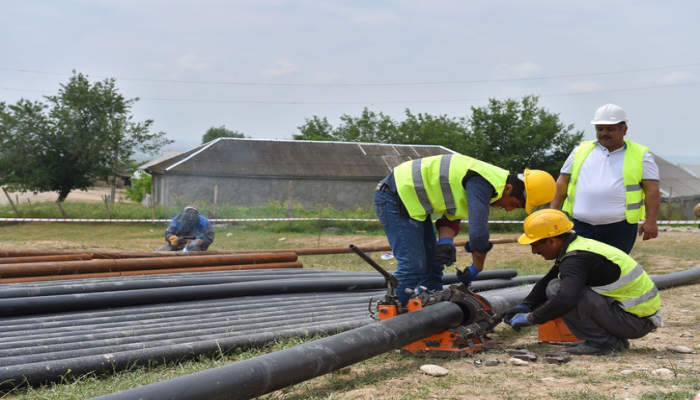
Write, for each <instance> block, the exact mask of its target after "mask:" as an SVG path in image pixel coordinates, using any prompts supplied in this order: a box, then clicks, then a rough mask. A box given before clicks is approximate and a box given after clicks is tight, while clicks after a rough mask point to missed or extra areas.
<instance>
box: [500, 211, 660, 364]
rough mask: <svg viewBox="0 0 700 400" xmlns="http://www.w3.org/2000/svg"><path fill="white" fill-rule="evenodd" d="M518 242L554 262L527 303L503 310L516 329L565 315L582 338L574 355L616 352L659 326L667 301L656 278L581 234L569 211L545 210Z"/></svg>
mask: <svg viewBox="0 0 700 400" xmlns="http://www.w3.org/2000/svg"><path fill="white" fill-rule="evenodd" d="M523 225H524V231H525V233H523V234H522V235H521V236H520V237H519V238H518V242H520V243H522V244H529V245H530V246H531V247H532V253H533V254H539V255H540V256H542V257H543V258H544V259H545V260H554V266H553V267H552V269H550V270H549V272H548V273H547V274H546V275H545V276H544V278H542V279H541V280H539V281H538V282H537V283H536V284H535V286H534V287H533V288H532V291H531V292H530V294H529V295H527V296H526V297H525V299H524V300H523V302H522V303H521V304H519V305H517V306H515V307H513V308H511V309H509V310H507V311H505V312H504V313H503V320H504V322H505V323H507V324H509V325H510V326H511V327H512V328H513V329H515V330H516V331H519V330H520V329H521V328H524V327H527V326H532V325H537V324H543V323H545V322H547V321H552V320H554V319H557V318H559V317H561V318H562V320H563V321H564V323H565V324H566V326H567V327H568V328H569V330H570V331H571V333H573V334H574V335H575V336H576V337H577V338H579V339H580V340H581V342H579V343H577V344H576V345H574V346H572V347H568V348H565V349H563V350H562V351H563V352H565V353H568V354H571V355H600V354H611V353H614V352H619V351H623V350H625V349H628V348H629V339H638V338H641V337H643V336H645V335H647V334H648V333H649V332H651V331H653V330H655V329H656V328H657V327H660V326H663V322H662V320H661V312H660V308H661V300H660V298H659V293H658V289H657V287H656V285H655V284H654V281H652V280H651V278H650V277H649V275H647V273H646V272H645V271H644V269H643V268H642V266H641V265H640V264H639V263H638V262H637V261H635V260H634V259H633V258H632V257H630V256H629V255H627V254H626V253H625V252H623V251H622V250H619V249H617V248H615V247H612V246H610V245H607V244H605V243H602V242H598V241H596V240H593V239H586V238H584V237H582V236H578V235H577V234H576V232H575V231H573V230H572V228H573V226H574V225H573V223H572V222H571V221H569V218H568V217H567V216H566V214H564V213H563V212H561V211H559V210H553V209H545V210H540V211H537V212H535V213H533V214H532V215H530V216H528V217H527V218H526V219H525V222H524V224H523Z"/></svg>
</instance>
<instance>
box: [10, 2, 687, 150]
mask: <svg viewBox="0 0 700 400" xmlns="http://www.w3.org/2000/svg"><path fill="white" fill-rule="evenodd" d="M698 20H700V2H695V1H677V0H670V1H665V2H659V1H624V0H623V1H615V2H610V1H598V0H591V1H586V2H576V3H574V2H562V1H549V0H547V1H537V0H531V1H498V0H497V1H465V0H462V1H438V2H426V1H413V0H395V1H345V2H340V1H325V2H324V1H293V0H292V1H267V0H251V1H245V0H243V1H224V0H219V1H213V0H198V1H177V0H175V1H165V0H162V1H161V0H157V1H156V0H152V1H149V0H139V1H132V0H91V1H88V0H84V1H68V0H64V1H48V0H47V1H37V0H3V1H2V2H0V34H2V37H3V39H2V40H1V41H0V54H2V55H3V56H2V58H1V59H0V101H4V102H6V103H15V102H16V101H17V100H19V99H20V98H27V99H30V100H43V96H46V95H52V94H55V93H56V92H57V91H58V89H59V85H60V84H62V83H66V82H67V81H68V79H69V77H70V75H71V72H72V71H73V70H75V71H77V72H80V73H83V74H86V75H88V76H89V77H90V78H91V79H93V80H103V79H105V78H110V77H113V78H116V84H117V87H118V88H119V90H120V92H121V93H122V94H123V95H124V96H125V97H127V98H135V97H138V98H140V101H139V102H137V103H136V104H135V106H134V108H133V110H132V114H133V117H134V119H135V120H136V121H143V120H146V119H153V120H154V121H155V123H154V126H153V127H154V130H155V131H164V132H166V133H167V137H168V138H170V139H173V140H175V141H176V144H175V145H174V146H171V148H172V149H175V150H184V149H188V148H191V147H193V146H196V145H198V144H199V143H200V141H201V137H202V135H203V134H204V133H205V132H206V130H207V129H209V128H210V127H213V126H217V127H218V126H222V125H224V126H226V128H227V129H231V130H236V131H239V132H242V133H244V134H246V135H249V136H251V137H253V138H258V139H291V138H292V135H293V134H295V133H298V127H299V126H301V125H303V124H304V122H305V119H307V118H311V117H313V116H319V117H327V118H328V120H329V122H330V123H331V124H332V125H334V126H337V125H338V123H339V121H340V117H341V116H342V115H343V114H348V115H351V116H359V115H360V113H361V112H362V110H363V108H365V107H367V108H369V109H370V110H372V111H374V112H377V113H378V112H382V113H384V114H386V115H389V116H391V117H392V118H394V119H395V120H397V121H400V120H402V119H403V118H404V110H405V109H407V108H408V109H410V110H411V112H412V113H414V114H416V113H428V114H432V115H446V116H448V117H469V116H470V115H471V107H480V106H484V105H486V104H487V101H488V99H489V98H496V99H499V100H504V99H508V98H511V99H520V98H522V97H523V96H526V95H538V96H540V101H539V105H540V106H542V107H544V108H546V109H547V110H549V111H550V112H552V113H556V114H559V115H560V118H561V120H562V121H563V122H564V123H566V124H573V125H574V126H575V129H576V130H583V131H584V132H585V138H586V139H592V138H594V133H593V129H592V126H591V125H590V124H589V123H590V120H591V118H592V117H593V113H594V112H595V110H596V108H598V107H599V106H601V105H603V104H606V103H615V104H618V105H620V106H622V107H623V108H625V109H626V110H627V113H628V117H629V119H630V122H629V131H628V135H627V139H629V140H633V141H636V142H638V143H641V144H644V145H647V146H649V147H650V148H651V150H652V151H653V152H654V153H656V154H658V155H661V156H663V157H666V158H668V159H669V160H670V161H672V162H685V163H692V164H700V146H699V145H698V140H699V139H698V133H697V130H698V128H697V122H696V118H695V116H696V115H697V114H698V108H700V106H699V105H700V45H699V44H698V38H700V24H698V23H697V21H698Z"/></svg>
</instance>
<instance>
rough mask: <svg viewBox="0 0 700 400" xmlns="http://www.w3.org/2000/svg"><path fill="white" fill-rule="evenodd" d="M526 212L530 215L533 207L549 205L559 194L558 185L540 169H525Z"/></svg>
mask: <svg viewBox="0 0 700 400" xmlns="http://www.w3.org/2000/svg"><path fill="white" fill-rule="evenodd" d="M523 178H524V181H525V212H526V213H528V214H530V212H532V207H534V206H541V205H542V204H547V203H549V202H551V201H552V200H553V199H554V195H555V194H557V183H556V182H555V181H554V178H552V175H550V174H549V173H548V172H545V171H541V170H539V169H527V168H526V169H525V173H524V174H523Z"/></svg>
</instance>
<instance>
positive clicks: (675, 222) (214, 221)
mask: <svg viewBox="0 0 700 400" xmlns="http://www.w3.org/2000/svg"><path fill="white" fill-rule="evenodd" d="M170 221H171V219H90V218H0V222H94V223H105V222H108V223H139V222H146V223H156V222H162V223H168V222H170ZM209 221H210V222H211V223H212V224H217V223H225V222H269V221H277V222H293V221H355V222H379V220H378V219H371V218H218V219H217V218H214V219H210V220H209ZM640 222H641V221H640ZM462 223H463V224H468V223H469V220H462ZM489 223H490V224H522V223H523V221H517V220H516V221H509V220H493V221H489ZM656 223H657V224H658V225H698V224H700V220H697V219H696V220H665V221H657V222H656Z"/></svg>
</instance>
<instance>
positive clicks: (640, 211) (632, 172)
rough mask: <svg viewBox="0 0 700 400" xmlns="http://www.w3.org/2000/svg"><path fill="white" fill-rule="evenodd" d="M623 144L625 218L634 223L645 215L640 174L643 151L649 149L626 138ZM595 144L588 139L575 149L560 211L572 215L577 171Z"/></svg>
mask: <svg viewBox="0 0 700 400" xmlns="http://www.w3.org/2000/svg"><path fill="white" fill-rule="evenodd" d="M625 144H626V145H627V148H626V149H625V159H624V160H623V164H622V180H623V182H624V184H625V199H626V201H625V203H626V204H625V219H626V220H627V222H629V223H630V224H636V223H637V222H639V220H640V219H641V218H642V216H643V215H645V208H644V190H642V176H643V174H644V168H643V166H642V159H643V158H644V153H646V152H647V151H649V148H648V147H644V146H642V145H640V144H637V143H634V142H630V141H628V140H625ZM595 146H596V141H595V140H589V141H586V142H582V143H581V144H580V145H579V146H578V148H577V149H576V154H575V155H574V161H573V163H572V166H571V179H570V180H569V187H568V189H567V191H566V200H565V201H564V204H563V205H562V208H561V209H562V211H564V212H567V213H569V215H573V210H574V200H575V197H576V182H577V181H578V175H579V172H581V166H582V165H583V161H584V160H585V159H586V157H588V155H589V154H591V151H593V149H594V148H595Z"/></svg>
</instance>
